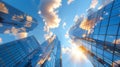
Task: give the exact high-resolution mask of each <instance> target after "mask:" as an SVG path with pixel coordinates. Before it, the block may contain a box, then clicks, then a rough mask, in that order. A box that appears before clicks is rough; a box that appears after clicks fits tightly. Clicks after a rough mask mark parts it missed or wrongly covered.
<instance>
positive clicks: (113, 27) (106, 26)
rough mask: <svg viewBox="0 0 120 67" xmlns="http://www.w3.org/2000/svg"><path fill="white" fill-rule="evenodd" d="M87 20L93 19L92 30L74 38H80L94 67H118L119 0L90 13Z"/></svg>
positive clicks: (119, 62) (119, 40) (119, 46)
mask: <svg viewBox="0 0 120 67" xmlns="http://www.w3.org/2000/svg"><path fill="white" fill-rule="evenodd" d="M88 20H94V23H95V24H94V28H92V31H93V32H91V33H85V34H86V36H85V37H80V36H81V35H83V34H79V36H74V35H73V36H74V38H76V39H79V40H80V43H81V46H82V47H84V50H86V51H87V52H88V58H89V59H90V60H91V62H92V63H93V65H94V66H95V67H120V0H114V1H112V2H111V3H110V4H108V5H106V6H105V7H103V8H102V9H100V10H98V11H97V12H94V13H93V14H90V15H89V16H88ZM89 23H92V22H89ZM78 28H79V27H78ZM72 32H73V33H74V31H72ZM80 32H81V31H80ZM74 34H75V33H74ZM76 34H77V33H76ZM71 36H72V34H71Z"/></svg>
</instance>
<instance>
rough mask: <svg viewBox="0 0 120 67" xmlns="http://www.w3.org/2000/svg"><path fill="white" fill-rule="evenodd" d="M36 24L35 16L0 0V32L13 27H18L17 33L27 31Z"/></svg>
mask: <svg viewBox="0 0 120 67" xmlns="http://www.w3.org/2000/svg"><path fill="white" fill-rule="evenodd" d="M37 25H38V23H37V20H36V19H35V18H33V17H32V16H30V15H28V14H27V13H25V12H22V11H21V10H19V9H17V8H14V7H13V6H11V5H9V4H7V3H6V2H4V1H2V0H0V33H5V31H8V30H9V31H10V30H11V29H13V28H15V29H18V33H19V32H28V31H31V30H33V29H34V28H35V27H36V26H37Z"/></svg>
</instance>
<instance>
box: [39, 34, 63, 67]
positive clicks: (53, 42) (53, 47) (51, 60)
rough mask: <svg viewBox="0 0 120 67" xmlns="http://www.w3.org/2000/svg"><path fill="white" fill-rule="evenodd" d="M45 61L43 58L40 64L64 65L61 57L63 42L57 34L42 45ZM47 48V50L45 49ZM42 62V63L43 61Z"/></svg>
mask: <svg viewBox="0 0 120 67" xmlns="http://www.w3.org/2000/svg"><path fill="white" fill-rule="evenodd" d="M41 46H42V47H43V50H44V51H45V52H44V51H43V54H44V53H45V54H44V56H45V55H46V56H45V57H44V59H46V60H44V61H42V59H41V60H40V61H39V63H38V64H40V66H42V67H62V58H61V44H60V41H59V40H58V38H57V37H56V36H53V37H51V38H50V39H48V40H47V41H45V42H44V43H43V44H42V45H41ZM45 49H46V50H45ZM41 62H42V63H41Z"/></svg>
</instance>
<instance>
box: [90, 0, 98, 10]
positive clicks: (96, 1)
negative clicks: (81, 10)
mask: <svg viewBox="0 0 120 67" xmlns="http://www.w3.org/2000/svg"><path fill="white" fill-rule="evenodd" d="M97 4H98V0H92V2H91V5H90V8H95V7H96V6H97Z"/></svg>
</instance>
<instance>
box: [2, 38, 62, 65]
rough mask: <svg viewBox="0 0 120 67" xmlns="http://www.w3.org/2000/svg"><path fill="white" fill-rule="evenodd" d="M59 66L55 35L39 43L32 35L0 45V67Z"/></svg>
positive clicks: (59, 50) (58, 48)
mask: <svg viewBox="0 0 120 67" xmlns="http://www.w3.org/2000/svg"><path fill="white" fill-rule="evenodd" d="M38 64H39V66H42V67H61V65H62V64H61V45H60V41H59V40H58V38H57V37H54V38H53V37H51V38H50V39H48V40H47V41H45V42H44V43H43V44H41V45H40V44H39V43H38V41H37V40H36V38H35V37H34V36H30V37H27V38H23V39H20V40H16V41H13V42H9V43H6V44H2V45H0V67H35V66H36V67H37V65H38Z"/></svg>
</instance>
